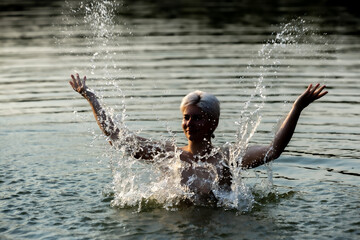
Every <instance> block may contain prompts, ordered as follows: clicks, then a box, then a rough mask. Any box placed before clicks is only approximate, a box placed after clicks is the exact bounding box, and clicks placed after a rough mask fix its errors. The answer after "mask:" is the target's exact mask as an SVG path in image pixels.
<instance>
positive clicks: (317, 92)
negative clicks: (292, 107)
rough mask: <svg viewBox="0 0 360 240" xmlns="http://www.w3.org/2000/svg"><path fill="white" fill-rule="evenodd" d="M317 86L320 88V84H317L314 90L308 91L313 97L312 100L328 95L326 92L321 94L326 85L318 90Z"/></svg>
mask: <svg viewBox="0 0 360 240" xmlns="http://www.w3.org/2000/svg"><path fill="white" fill-rule="evenodd" d="M310 85H311V84H310ZM310 85H309V86H310ZM319 86H320V84H319V83H317V84H316V85H315V86H314V88H313V89H311V90H310V96H312V97H314V100H316V99H319V98H321V97H323V96H325V95H326V94H327V93H328V91H324V92H323V90H324V89H325V88H326V85H322V86H321V87H320V88H319ZM308 89H309V88H308Z"/></svg>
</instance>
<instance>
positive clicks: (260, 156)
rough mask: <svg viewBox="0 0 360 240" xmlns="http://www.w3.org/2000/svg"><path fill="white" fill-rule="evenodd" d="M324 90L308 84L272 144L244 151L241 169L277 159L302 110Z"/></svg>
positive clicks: (320, 95)
mask: <svg viewBox="0 0 360 240" xmlns="http://www.w3.org/2000/svg"><path fill="white" fill-rule="evenodd" d="M324 88H325V85H323V86H321V87H320V84H316V85H315V86H314V87H313V86H312V84H310V85H309V86H308V88H307V89H306V91H305V92H304V93H303V94H301V95H300V96H299V97H298V98H297V100H296V101H295V102H294V104H293V106H292V109H291V111H290V112H289V114H288V115H287V117H286V119H285V121H284V122H283V124H282V125H281V127H280V129H279V130H278V132H277V133H276V134H275V138H274V140H273V142H272V143H271V144H270V145H268V146H250V147H249V148H248V149H247V150H246V152H245V155H244V156H243V158H242V161H241V166H242V168H245V169H246V168H255V167H258V166H260V165H262V164H264V163H267V162H270V161H273V160H275V159H277V158H278V157H279V156H280V155H281V153H282V152H283V151H284V149H285V148H286V146H287V145H288V143H289V142H290V139H291V137H292V135H293V133H294V131H295V127H296V124H297V122H298V119H299V117H300V114H301V112H302V110H304V109H305V108H306V107H307V106H308V105H309V104H310V103H312V102H314V101H315V100H317V99H319V98H321V97H323V96H324V95H326V94H327V93H328V92H327V91H323V90H324Z"/></svg>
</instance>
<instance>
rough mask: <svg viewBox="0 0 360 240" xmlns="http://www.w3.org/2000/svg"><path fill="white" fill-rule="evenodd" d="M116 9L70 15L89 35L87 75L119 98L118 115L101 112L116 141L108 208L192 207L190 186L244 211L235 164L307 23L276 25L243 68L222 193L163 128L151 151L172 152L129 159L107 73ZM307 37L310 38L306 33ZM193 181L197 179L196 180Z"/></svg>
mask: <svg viewBox="0 0 360 240" xmlns="http://www.w3.org/2000/svg"><path fill="white" fill-rule="evenodd" d="M116 7H118V5H117V4H116V2H115V1H105V0H104V1H99V2H98V1H89V2H87V3H83V2H81V3H80V7H78V9H76V10H74V13H78V12H79V11H80V10H82V11H83V12H84V15H83V16H84V17H83V22H84V24H85V26H87V27H88V28H89V29H90V30H91V31H92V37H90V38H88V39H87V41H88V48H89V51H92V50H91V49H94V50H93V53H92V54H91V58H90V60H89V61H90V67H89V69H90V72H91V73H92V74H96V73H97V71H99V72H101V73H102V74H103V76H102V79H103V80H105V82H106V84H107V85H109V86H111V87H113V88H114V89H115V90H116V92H117V94H118V96H120V97H121V98H122V99H123V100H122V109H123V111H122V112H121V113H120V114H119V115H115V114H114V111H113V110H112V108H110V107H106V109H107V112H108V114H111V115H112V116H113V119H115V120H116V124H117V126H118V128H119V129H120V133H119V136H120V139H119V141H118V142H117V143H116V144H114V146H113V148H112V149H111V150H108V152H107V153H106V154H107V155H108V157H109V159H110V166H111V170H112V174H113V189H112V190H113V192H114V199H113V200H112V203H111V204H112V206H116V207H134V206H137V207H138V210H139V211H141V210H142V209H143V208H144V207H145V208H146V207H147V206H152V205H153V204H155V205H156V206H161V207H164V208H167V209H177V208H178V207H179V206H180V205H181V203H182V202H184V201H186V200H189V199H190V200H191V201H193V202H194V203H195V204H203V203H202V202H201V201H198V200H199V198H198V197H197V196H196V194H195V193H194V191H193V188H194V187H193V186H195V185H196V186H197V185H201V186H203V187H207V188H210V189H212V192H213V193H214V195H215V197H216V199H217V203H216V204H217V206H218V207H223V208H225V209H236V210H239V211H250V210H251V209H252V207H253V205H254V202H256V199H255V197H254V194H253V191H254V186H252V185H250V184H248V183H247V182H246V179H244V176H246V172H245V171H244V170H242V169H241V168H240V167H239V166H240V165H241V159H242V156H243V155H244V153H245V149H246V148H247V147H248V145H249V141H250V139H251V138H252V136H253V135H254V133H255V132H256V130H257V127H258V126H259V124H260V122H261V120H262V109H263V107H264V105H265V101H266V89H267V88H268V87H272V83H271V81H270V80H269V76H271V77H272V78H276V76H277V74H278V71H279V66H280V65H281V64H282V62H284V61H285V60H286V53H288V52H292V51H296V54H301V53H300V52H301V51H302V48H301V44H302V43H304V42H305V41H308V40H309V37H308V36H309V33H310V32H311V31H310V30H309V28H308V27H307V23H306V22H305V21H304V20H303V19H296V20H292V21H290V22H289V23H287V24H284V25H282V26H280V29H279V31H278V32H277V33H276V34H275V37H274V38H273V39H271V40H269V41H268V42H266V43H265V44H264V45H263V46H262V48H261V49H260V50H259V51H258V56H257V59H254V61H253V62H251V63H249V65H248V70H249V71H250V70H251V71H256V72H257V73H258V77H257V78H256V79H254V90H253V92H252V93H251V94H250V96H249V100H248V101H247V102H246V103H245V104H244V107H243V109H242V111H241V113H240V116H239V118H238V120H237V121H236V122H235V123H234V125H235V127H236V129H237V132H236V136H235V139H231V140H229V143H226V144H225V147H226V148H228V149H229V162H228V166H229V167H230V171H231V175H232V185H231V191H225V190H224V189H222V188H221V187H220V186H219V184H218V180H219V176H218V173H217V170H216V167H215V166H214V165H212V164H208V163H204V162H202V161H198V162H194V163H193V164H192V166H191V167H190V166H189V164H188V163H186V162H184V161H181V160H180V154H181V151H180V150H178V149H177V148H176V146H177V142H176V138H175V136H174V134H173V132H172V129H170V127H167V131H168V132H169V136H171V137H164V138H163V139H161V140H160V141H158V143H157V144H156V146H154V147H156V148H158V149H165V145H166V142H170V143H171V145H173V146H174V149H175V150H174V151H167V152H166V151H164V152H166V153H165V154H159V155H157V156H155V157H154V160H153V161H152V162H151V163H145V162H144V161H139V160H138V159H135V158H133V157H131V155H132V154H131V153H134V152H136V151H137V150H138V149H139V148H141V145H140V144H139V142H138V141H137V139H136V137H134V134H137V133H138V132H136V131H135V132H131V131H130V130H128V128H127V126H126V105H125V101H124V99H125V95H124V93H123V92H122V90H121V88H120V87H119V86H120V84H119V83H118V82H117V81H115V80H114V79H113V78H112V76H113V74H114V72H113V70H114V69H115V70H116V71H115V74H116V73H118V72H119V71H121V69H120V68H117V66H116V64H115V63H114V61H112V56H113V54H114V52H111V50H109V48H108V44H109V41H112V40H113V38H114V37H115V36H116V34H115V33H114V26H115V22H114V19H115V12H116V11H115V9H116ZM310 35H311V36H312V37H313V35H312V34H310ZM308 50H309V49H308ZM99 58H101V62H108V64H106V65H105V66H101V67H99V66H98V65H97V60H98V59H99ZM100 96H101V94H100ZM219 151H220V148H215V150H214V151H213V152H212V153H211V154H210V156H215V155H216V154H217V153H218V152H219ZM129 153H130V154H129ZM219 164H224V163H223V162H221V163H219ZM189 168H192V170H193V171H194V172H197V174H193V175H192V176H190V177H189V178H188V179H186V182H185V184H184V182H183V179H182V172H183V171H187V169H189ZM267 172H268V179H267V182H263V184H262V188H263V189H264V192H263V193H264V195H265V194H267V193H268V192H271V191H276V190H274V187H273V186H272V170H271V167H268V168H267ZM199 176H203V177H202V178H199ZM182 183H183V184H182ZM195 188H196V187H195ZM205 204H207V203H205Z"/></svg>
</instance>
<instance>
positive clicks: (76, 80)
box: [69, 74, 119, 144]
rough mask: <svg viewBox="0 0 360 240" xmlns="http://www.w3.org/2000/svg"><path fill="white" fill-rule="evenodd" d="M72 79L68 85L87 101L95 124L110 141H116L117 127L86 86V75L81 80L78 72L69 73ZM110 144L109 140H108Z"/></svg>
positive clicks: (93, 93) (117, 135) (117, 136)
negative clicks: (74, 73)
mask: <svg viewBox="0 0 360 240" xmlns="http://www.w3.org/2000/svg"><path fill="white" fill-rule="evenodd" d="M71 78H72V81H70V82H69V83H70V85H71V86H72V88H73V89H74V90H75V91H76V92H78V93H79V94H80V95H81V96H83V97H84V98H85V99H86V100H88V102H89V103H90V106H91V108H92V110H93V113H94V117H95V119H96V122H97V124H98V125H99V127H100V129H101V130H102V131H103V133H104V134H105V135H106V136H108V137H109V138H110V140H112V141H116V140H118V138H119V129H118V128H117V127H116V125H115V124H114V122H113V120H112V119H111V117H109V116H108V115H107V114H106V112H105V110H104V109H103V108H102V106H101V105H100V103H99V100H98V98H97V96H96V94H95V92H94V91H93V90H92V89H89V88H88V87H87V86H86V76H85V77H84V79H83V80H81V79H80V77H79V74H76V77H75V76H74V75H71ZM110 144H111V141H110Z"/></svg>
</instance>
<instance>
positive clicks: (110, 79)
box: [0, 0, 360, 239]
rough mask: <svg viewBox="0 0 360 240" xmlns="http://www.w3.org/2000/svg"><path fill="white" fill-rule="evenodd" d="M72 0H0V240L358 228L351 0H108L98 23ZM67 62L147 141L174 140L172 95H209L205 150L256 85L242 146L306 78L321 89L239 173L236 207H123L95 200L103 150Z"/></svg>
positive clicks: (341, 232) (355, 25)
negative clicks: (258, 160)
mask: <svg viewBox="0 0 360 240" xmlns="http://www.w3.org/2000/svg"><path fill="white" fill-rule="evenodd" d="M106 2H109V4H113V3H114V2H113V1H104V2H103V3H106ZM80 6H81V4H80V2H77V1H69V2H65V1H16V2H12V1H2V2H1V3H0V26H1V34H0V69H1V71H0V136H1V137H0V145H1V148H0V159H1V160H0V238H1V239H61V238H64V239H119V238H120V239H122V238H124V239H143V238H148V239H255V238H258V239H357V238H359V235H360V219H359V216H360V210H359V209H360V193H359V185H360V184H359V176H360V172H359V168H360V163H359V158H360V152H359V147H358V142H359V135H360V130H359V123H360V122H359V110H360V108H359V96H360V94H359V90H360V89H359V88H360V85H359V76H360V70H359V69H360V62H359V50H360V41H359V26H360V24H359V22H360V18H359V17H358V13H357V11H356V8H355V6H353V5H351V4H346V3H344V2H341V1H323V2H321V4H320V3H308V2H305V1H304V2H302V1H290V2H289V1H213V2H211V1H199V0H198V1H178V2H173V3H170V1H169V2H167V1H166V2H165V1H164V2H163V1H151V3H150V1H149V2H145V1H124V2H123V3H120V4H118V5H111V6H114V8H113V9H114V12H113V13H114V14H115V15H114V18H111V19H108V18H106V16H102V15H101V14H98V15H97V14H95V13H97V12H96V11H95V10H96V9H95V8H92V10H93V13H94V14H89V12H88V11H87V10H86V9H85V7H80ZM83 6H88V5H87V2H86V1H84V3H83ZM97 10H99V9H97ZM109 11H110V10H109V9H108V11H107V12H106V13H107V14H109V13H111V11H110V12H109ZM98 13H101V11H98ZM293 19H295V20H293ZM286 24H289V26H291V27H292V28H286V27H284V25H286ZM283 29H292V30H293V31H294V35H296V37H295V39H296V42H295V43H294V44H289V42H285V44H283V45H281V43H280V44H278V45H276V47H274V44H268V45H267V44H266V43H267V41H269V40H270V41H271V40H272V39H276V34H277V33H278V34H279V33H281V31H282V30H283ZM289 36H290V35H289V34H288V33H286V34H284V35H282V38H281V39H285V38H286V37H289ZM292 36H293V35H292ZM291 39H294V38H291ZM284 41H285V40H284ZM259 51H260V52H259ZM261 51H262V52H261ZM270 51H271V52H270ZM267 56H268V57H269V56H270V57H269V58H266V57H267ZM74 72H80V73H81V74H82V75H84V74H86V75H87V76H88V79H89V80H88V83H89V85H91V86H92V87H94V88H96V89H97V90H98V91H99V92H100V93H101V95H103V96H104V99H103V100H104V102H106V104H107V105H109V106H111V107H113V108H114V109H115V111H117V112H119V111H121V109H122V104H123V103H122V100H123V97H122V96H123V95H125V104H126V110H127V114H128V118H127V124H128V125H129V127H130V128H131V129H134V130H141V135H142V136H146V137H149V136H151V137H153V138H161V137H163V136H168V135H169V133H168V131H167V128H169V129H171V130H172V131H173V132H174V133H175V134H176V139H177V141H178V142H179V143H184V142H185V141H184V137H183V135H182V132H181V128H180V122H181V116H180V112H179V110H178V105H179V103H180V100H181V98H182V96H184V95H185V94H186V93H188V92H189V91H192V90H194V89H202V90H205V91H208V92H212V93H214V94H215V95H216V96H218V98H219V100H220V101H221V104H222V105H221V106H222V115H221V122H220V125H219V128H218V129H217V131H216V138H215V139H216V140H215V144H217V145H221V144H223V143H225V142H228V141H229V142H230V141H233V140H234V132H235V130H236V126H235V124H234V122H235V121H237V120H238V118H239V115H240V113H241V111H242V110H243V106H244V103H245V102H247V101H248V100H249V99H250V96H251V94H252V93H254V91H255V90H254V89H255V84H256V83H257V82H259V79H261V84H262V86H265V88H264V89H263V90H264V92H263V94H264V95H265V96H266V97H265V99H262V98H260V97H259V96H258V95H257V96H255V97H254V98H253V99H252V101H251V104H250V107H249V109H248V110H247V111H252V110H254V109H257V108H259V105H261V104H262V103H263V104H264V105H263V107H262V108H261V109H260V110H261V111H260V112H261V116H262V121H261V123H260V126H259V127H258V128H257V132H256V134H255V135H254V137H253V138H252V141H251V143H257V144H259V143H260V144H266V143H268V142H269V141H271V138H272V136H273V132H274V131H275V130H274V129H275V128H276V125H277V122H278V121H279V120H280V119H281V117H283V116H284V115H285V114H286V112H287V111H288V110H289V109H290V107H291V102H292V101H293V100H294V99H296V97H297V95H299V94H300V93H301V92H302V91H303V90H304V88H305V86H306V85H308V84H309V83H315V82H321V83H325V84H326V85H327V86H328V90H329V94H328V95H327V96H326V97H325V98H324V99H321V101H319V102H317V103H314V104H313V105H311V106H310V107H309V108H308V109H306V111H305V112H304V113H303V115H302V118H301V119H300V122H299V124H298V127H297V129H296V133H295V135H294V137H293V140H292V141H291V142H290V145H289V146H288V148H287V149H286V152H285V153H284V154H283V156H282V157H281V158H280V159H278V160H277V161H275V162H274V163H273V164H272V166H271V167H270V169H271V170H268V169H267V167H261V168H258V169H255V170H251V171H249V172H247V173H244V181H245V182H246V184H247V185H248V186H249V187H250V188H251V189H252V193H253V195H254V198H255V203H254V204H253V205H252V208H251V210H250V211H246V212H243V211H241V210H235V209H233V210H225V209H222V208H217V209H214V208H205V207H184V208H181V209H178V210H176V211H171V210H166V209H164V208H163V207H161V206H152V205H151V204H149V205H147V206H145V207H144V208H142V209H141V211H138V209H139V208H138V207H137V206H135V207H129V208H119V207H116V206H111V204H110V202H111V200H113V199H114V191H113V190H112V187H113V184H112V181H113V176H112V174H111V171H110V167H109V165H110V161H111V160H113V155H114V153H113V152H111V151H112V150H110V149H109V148H108V146H107V145H106V144H107V143H106V141H104V139H103V138H102V137H101V136H100V131H99V130H98V129H97V126H96V124H95V122H94V120H93V117H92V114H91V111H90V108H89V106H88V104H87V102H86V101H84V100H83V99H81V98H80V97H79V96H77V95H76V94H75V93H74V92H73V91H72V89H71V88H70V86H69V85H68V80H69V75H70V74H72V73H74ZM115 86H117V87H118V88H116V87H115ZM119 89H121V91H122V92H120V91H119ZM74 111H76V114H74ZM268 175H269V176H268ZM269 178H272V180H273V186H272V185H271V184H269V180H268V179H269ZM270 182H271V181H270ZM144 184H146V183H144ZM269 188H270V189H269Z"/></svg>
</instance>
